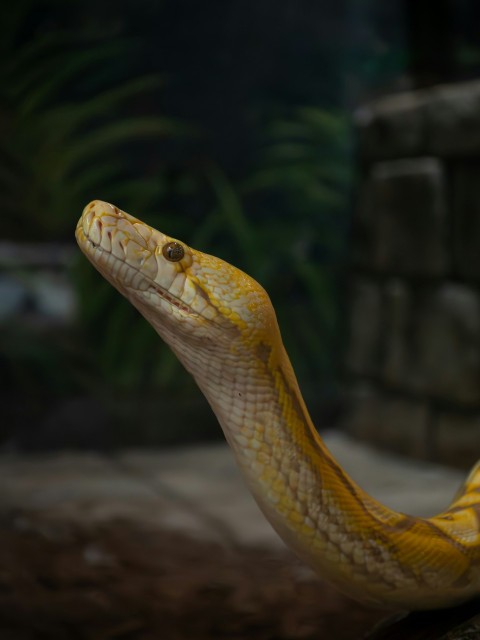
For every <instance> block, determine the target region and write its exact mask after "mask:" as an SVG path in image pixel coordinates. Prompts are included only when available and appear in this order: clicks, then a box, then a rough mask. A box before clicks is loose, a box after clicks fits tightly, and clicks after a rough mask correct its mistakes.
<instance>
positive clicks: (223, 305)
mask: <svg viewBox="0 0 480 640" xmlns="http://www.w3.org/2000/svg"><path fill="white" fill-rule="evenodd" d="M76 237H77V241H78V243H79V246H80V248H81V249H82V251H83V252H84V253H85V255H86V256H87V258H88V259H89V260H90V261H91V262H92V263H93V265H94V266H95V267H96V268H97V269H98V271H99V272H100V273H101V274H102V275H103V276H104V277H105V278H106V279H107V280H108V281H109V282H110V283H111V284H112V285H113V286H114V287H116V288H117V289H118V290H119V291H120V293H122V294H123V295H124V296H125V297H126V298H127V299H128V300H129V301H130V302H131V303H132V304H133V305H134V306H135V307H136V308H137V309H138V311H140V313H141V314H142V315H143V316H144V317H145V318H146V319H147V320H148V322H150V324H151V325H152V326H153V327H154V329H155V330H156V331H157V333H158V334H159V335H160V336H161V337H162V338H163V340H164V341H165V342H166V343H167V344H168V345H169V346H170V348H171V349H172V350H173V352H174V353H175V354H176V355H177V357H178V358H179V359H180V361H181V362H182V364H183V365H184V366H185V368H186V369H187V370H188V371H189V372H190V373H191V374H192V375H193V377H194V378H195V380H196V382H197V384H198V386H199V387H200V389H201V391H202V392H203V393H204V395H205V397H206V398H207V400H208V402H209V404H210V405H211V407H212V409H213V411H214V412H215V414H216V416H217V418H218V421H219V423H220V425H221V426H222V429H223V431H224V433H225V437H226V439H227V441H228V443H229V444H230V446H231V448H232V450H233V453H234V455H235V458H236V461H237V464H238V466H239V467H240V469H241V471H242V473H243V475H244V477H245V479H246V481H247V484H248V486H249V488H250V490H251V492H252V493H253V495H254V497H255V499H256V500H257V502H258V504H259V506H260V508H261V509H262V511H263V513H264V514H265V516H266V517H267V518H268V520H269V521H270V523H271V524H272V526H273V527H274V528H275V530H276V531H277V532H278V534H279V535H280V536H281V537H282V538H283V540H284V541H285V542H286V543H287V545H289V546H290V547H291V548H292V549H293V550H294V551H295V552H296V553H297V554H298V555H299V556H300V557H301V558H303V559H304V560H305V562H307V563H308V564H309V565H310V566H311V567H312V568H313V569H314V570H315V571H316V572H317V573H318V574H319V575H320V576H322V577H324V578H326V579H328V580H330V581H331V582H333V583H334V584H335V585H336V586H337V587H338V588H339V589H340V590H342V591H343V592H345V593H346V594H348V595H350V596H351V597H353V598H355V599H357V600H359V601H361V602H363V603H366V604H370V605H372V606H383V607H386V608H396V609H399V608H400V609H408V610H413V609H434V608H440V607H447V606H452V605H455V604H457V603H459V602H462V601H464V600H466V599H468V598H471V597H473V596H475V595H479V594H480V465H477V466H476V467H475V468H474V469H473V470H472V472H471V473H470V475H469V477H468V479H467V480H466V482H465V484H464V485H463V487H462V488H461V490H460V491H459V492H458V494H457V496H456V498H455V499H454V501H453V503H452V504H451V505H450V507H449V508H448V509H447V510H446V511H444V512H443V513H441V514H439V515H437V516H435V517H433V518H429V519H423V518H417V517H412V516H408V515H405V514H402V513H397V512H395V511H393V510H391V509H389V508H387V507H386V506H384V505H382V504H381V503H379V502H378V501H377V500H375V499H374V498H372V497H371V496H369V495H368V494H367V493H365V492H364V491H363V490H362V489H361V488H360V487H359V486H358V485H357V484H356V483H355V482H353V480H352V479H351V478H350V477H349V476H348V475H347V474H346V473H345V472H344V471H343V469H342V468H341V466H340V465H339V464H338V462H336V460H335V459H334V458H333V457H332V455H331V454H330V453H329V451H328V450H327V448H326V446H325V445H324V443H323V441H322V439H321V438H320V436H319V435H318V433H317V431H316V429H315V428H314V426H313V424H312V421H311V419H310V416H309V414H308V411H307V408H306V406H305V403H304V401H303V398H302V395H301V393H300V389H299V386H298V383H297V380H296V377H295V373H294V371H293V368H292V365H291V364H290V360H289V358H288V355H287V353H286V351H285V348H284V346H283V343H282V339H281V335H280V331H279V328H278V324H277V320H276V316H275V312H274V310H273V307H272V305H271V302H270V300H269V297H268V295H267V293H266V292H265V290H264V289H263V288H262V287H261V286H260V285H259V284H258V283H257V282H255V281H254V280H253V279H252V278H250V277H249V276H248V275H246V274H245V273H243V272H242V271H240V270H239V269H236V268H235V267H233V266H232V265H230V264H228V263H226V262H224V261H223V260H221V259H219V258H216V257H213V256H210V255H207V254H205V253H201V252H200V251H197V250H195V249H192V248H190V247H189V246H187V245H186V244H184V243H183V242H180V241H178V240H175V239H173V238H171V237H169V236H166V235H164V234H163V233H161V232H159V231H157V230H155V229H153V228H152V227H150V226H148V225H147V224H144V223H143V222H141V221H140V220H138V219H136V218H134V217H133V216H131V215H129V214H127V213H125V212H123V211H121V210H120V209H118V208H117V207H115V206H113V205H111V204H108V203H106V202H101V201H98V200H95V201H93V202H91V203H90V204H89V205H87V207H86V208H85V209H84V211H83V214H82V217H81V218H80V221H79V223H78V226H77V230H76Z"/></svg>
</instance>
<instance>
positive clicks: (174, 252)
mask: <svg viewBox="0 0 480 640" xmlns="http://www.w3.org/2000/svg"><path fill="white" fill-rule="evenodd" d="M162 253H163V255H164V257H165V258H166V259H167V260H170V262H178V261H179V260H181V259H182V258H183V256H184V255H185V249H184V248H183V247H182V245H181V244H180V243H179V242H167V244H165V245H164V246H163V249H162Z"/></svg>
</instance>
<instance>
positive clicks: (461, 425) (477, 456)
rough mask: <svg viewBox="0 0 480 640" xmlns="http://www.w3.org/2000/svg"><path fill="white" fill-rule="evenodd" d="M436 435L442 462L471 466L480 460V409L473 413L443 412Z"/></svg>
mask: <svg viewBox="0 0 480 640" xmlns="http://www.w3.org/2000/svg"><path fill="white" fill-rule="evenodd" d="M434 437H435V446H436V455H437V459H438V460H439V461H440V462H445V463H447V464H451V465H455V466H458V467H463V468H470V467H471V466H472V465H473V464H475V463H476V462H477V461H478V460H480V410H479V411H478V412H476V413H472V414H465V413H463V414H462V413H458V412H453V411H450V412H441V413H440V414H439V416H438V419H437V421H436V424H435V432H434Z"/></svg>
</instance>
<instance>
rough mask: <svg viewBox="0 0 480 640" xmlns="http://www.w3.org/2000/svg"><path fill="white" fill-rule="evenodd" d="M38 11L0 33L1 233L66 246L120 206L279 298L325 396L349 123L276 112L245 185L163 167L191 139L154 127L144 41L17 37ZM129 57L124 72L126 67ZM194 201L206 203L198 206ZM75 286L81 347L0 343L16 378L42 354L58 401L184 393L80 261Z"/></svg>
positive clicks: (313, 113) (125, 307)
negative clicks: (89, 207) (176, 143)
mask: <svg viewBox="0 0 480 640" xmlns="http://www.w3.org/2000/svg"><path fill="white" fill-rule="evenodd" d="M51 3H52V4H55V2H54V0H51ZM31 4H32V3H29V2H25V1H24V2H22V1H20V2H19V4H18V7H20V8H19V9H18V11H16V12H14V14H15V15H14V18H12V19H11V20H10V23H9V24H8V25H4V27H3V28H2V27H0V35H2V34H3V32H4V31H7V30H8V33H6V34H3V35H5V37H3V38H0V42H1V44H0V46H1V47H2V54H3V55H2V58H1V60H2V61H1V62H0V81H1V86H0V123H1V126H2V128H3V134H2V135H0V207H1V208H2V210H3V211H4V213H5V215H4V220H6V221H7V225H6V226H4V229H5V232H6V233H8V234H9V235H10V237H12V238H17V239H25V238H26V239H29V238H35V239H45V238H48V239H49V240H52V239H55V238H56V239H66V238H68V239H69V240H70V239H71V238H72V237H73V230H74V228H75V224H76V220H77V218H78V216H79V214H80V211H81V209H82V208H83V206H84V205H85V204H86V203H87V202H88V201H89V200H91V199H92V198H97V197H100V198H102V199H105V200H108V201H111V202H115V203H116V204H117V205H118V206H120V207H121V208H123V209H125V210H127V211H129V212H131V213H133V214H137V215H139V216H140V217H142V218H143V219H145V220H146V221H147V222H149V223H150V224H152V225H153V226H157V227H158V228H160V229H162V230H163V231H165V232H166V233H169V234H171V235H173V236H178V237H180V238H182V239H183V240H185V241H186V242H188V243H189V244H191V245H192V246H195V247H197V248H199V249H201V250H204V251H208V252H210V253H214V254H216V255H219V256H221V257H223V258H224V259H226V260H228V261H231V262H233V263H235V264H236V265H238V266H239V267H241V268H243V269H245V270H246V271H248V272H249V273H251V274H252V275H253V276H254V277H255V278H256V279H258V280H259V281H260V282H261V283H262V284H263V285H264V286H265V287H266V288H267V290H268V291H269V293H270V294H271V297H272V300H273V302H274V305H275V308H276V311H277V315H278V317H279V321H280V325H281V328H282V332H283V335H284V339H285V342H286V345H287V348H288V350H289V352H290V354H291V356H292V358H293V361H294V363H295V366H296V369H297V372H298V374H299V377H300V378H301V379H302V382H303V383H305V381H311V389H312V393H313V394H317V395H318V385H319V384H320V381H321V382H322V383H323V386H325V385H327V387H328V385H330V386H332V385H333V382H334V381H333V379H332V370H333V363H334V361H335V355H334V354H335V351H336V347H337V342H338V335H339V334H338V327H339V324H340V322H339V317H340V316H339V306H338V301H337V297H336V291H337V290H338V288H337V279H338V273H339V265H340V263H341V261H342V258H343V256H344V240H345V235H346V234H345V228H346V223H347V211H348V198H349V185H350V180H351V175H350V148H349V140H350V135H349V127H348V120H347V118H346V116H345V115H343V114H340V113H338V114H334V113H331V112H326V111H324V110H322V109H319V108H312V107H303V108H298V109H294V110H292V111H291V112H289V113H288V114H287V115H286V116H284V117H278V116H275V117H274V116H271V115H270V116H269V117H267V118H266V120H265V121H264V122H263V123H261V124H260V125H259V130H260V131H262V135H263V140H264V142H263V145H262V149H261V150H260V154H259V155H260V158H261V161H260V162H259V164H258V166H257V167H256V168H254V169H252V172H251V175H250V176H249V178H248V179H246V180H243V181H242V182H232V181H230V180H229V179H228V178H227V176H226V175H225V174H224V172H223V171H222V170H221V169H220V168H218V167H215V166H214V165H213V164H210V165H208V163H205V164H204V165H203V166H202V167H201V168H197V169H196V170H186V169H183V168H178V167H172V166H169V165H168V164H167V163H165V162H164V161H162V160H161V159H160V160H159V151H158V149H159V146H158V145H159V144H160V141H161V140H162V139H164V138H169V139H172V140H178V139H184V138H185V136H191V135H193V134H196V132H195V131H194V129H193V128H192V127H189V126H186V125H185V123H179V122H177V121H175V120H173V119H170V118H166V117H163V116H159V115H157V114H156V113H153V115H152V113H151V111H152V110H151V105H152V104H153V105H156V104H158V103H159V100H158V95H159V92H160V91H161V88H162V78H161V77H160V76H159V75H158V74H155V75H141V74H140V75H138V72H137V71H138V70H137V69H136V68H135V65H134V64H133V63H132V60H134V59H135V58H137V57H138V59H141V56H140V52H139V49H138V43H137V42H133V41H130V40H128V39H126V38H124V37H122V36H121V35H118V34H116V35H115V37H111V36H112V34H108V33H107V34H106V33H105V32H103V31H102V33H99V32H96V31H95V30H93V31H92V30H91V29H87V28H83V27H82V29H79V30H71V29H70V30H69V29H66V28H55V29H46V30H43V31H42V30H40V31H39V32H38V33H34V34H33V36H32V37H29V38H23V39H22V38H21V37H20V36H19V35H18V34H19V33H21V32H22V29H23V25H24V23H25V20H26V17H28V15H29V7H30V6H31ZM47 4H48V2H47ZM77 4H78V5H80V2H79V1H78V3H77V2H73V3H72V6H74V5H77ZM18 7H17V8H18ZM15 34H17V35H16V36H15ZM127 59H128V60H130V64H129V65H126V68H125V69H124V70H119V67H122V64H123V62H124V61H125V60H127ZM150 98H152V99H151V100H150ZM6 131H8V132H9V133H8V135H6V134H5V132H6ZM197 202H200V203H201V205H200V207H198V206H197V205H196V208H195V206H192V203H197ZM177 212H181V215H179V213H177ZM247 212H249V213H247ZM72 278H73V281H74V283H75V286H76V288H77V292H78V297H79V329H78V338H77V340H76V341H74V344H72V343H69V345H70V346H69V350H67V351H68V352H67V351H66V350H64V349H63V346H62V344H61V343H59V344H58V345H57V347H58V348H56V347H55V345H53V342H52V345H50V346H49V348H48V349H47V350H45V348H44V349H35V348H33V349H30V348H28V349H24V350H23V351H21V352H19V351H18V350H14V349H12V348H5V349H2V348H1V345H0V359H2V360H3V361H4V362H7V365H8V363H10V365H11V366H10V367H7V369H8V370H10V371H11V372H12V376H13V377H15V376H16V373H15V372H18V371H19V370H21V369H22V367H21V366H19V364H20V365H21V364H22V362H23V364H26V367H27V368H28V367H29V362H28V359H29V358H34V360H35V362H34V363H33V364H34V366H32V367H30V368H32V370H33V369H36V370H39V369H41V368H42V362H43V360H42V358H43V357H44V356H42V354H44V355H45V353H46V352H48V353H49V354H50V355H49V356H48V357H46V358H45V362H44V364H45V367H44V368H45V370H47V369H49V371H50V376H51V379H52V380H51V386H52V389H55V390H60V391H58V392H59V393H60V392H61V390H62V389H67V390H68V392H71V390H72V388H78V387H79V386H80V387H82V386H83V387H84V388H87V387H91V388H96V389H98V390H99V393H103V391H102V390H103V389H104V388H105V387H106V386H107V387H110V389H111V390H112V392H115V391H116V392H117V393H118V392H119V391H120V392H122V390H127V389H128V390H130V391H133V392H134V393H140V392H141V391H143V390H147V391H149V390H150V391H151V390H152V389H154V388H156V387H160V388H162V389H163V390H164V391H165V390H167V389H170V390H176V391H178V390H179V389H185V388H187V387H188V385H189V384H190V383H189V382H188V381H187V378H186V377H185V376H183V375H178V373H179V365H178V362H177V360H176V359H175V358H174V357H173V355H172V354H171V353H170V352H169V350H167V349H166V348H165V347H164V346H163V345H162V343H161V341H160V340H159V339H158V337H157V336H156V335H155V334H154V332H153V330H152V329H151V328H150V327H149V326H148V324H147V323H146V322H145V321H144V320H143V319H142V318H141V317H140V316H139V315H138V314H137V312H136V311H135V310H134V309H133V308H132V307H131V305H129V303H128V302H126V301H125V300H123V299H122V298H121V297H120V296H119V295H118V294H117V293H116V292H115V291H114V290H113V289H112V287H111V286H110V285H109V284H107V283H106V282H105V281H104V280H103V279H102V278H101V277H99V276H98V274H97V273H96V272H95V271H94V269H93V268H92V267H91V266H90V265H89V264H88V263H87V261H86V260H85V259H84V258H83V257H81V256H80V254H79V259H78V263H77V264H76V265H75V267H74V269H73V270H72ZM40 339H41V338H40ZM4 344H6V345H8V344H14V343H13V342H10V341H9V340H8V339H7V340H6V341H5V342H4ZM44 346H45V345H44ZM52 346H53V349H54V350H52V348H51V347H52ZM55 349H56V351H55ZM52 353H56V354H57V355H56V356H55V358H54V359H52ZM57 356H58V357H57ZM19 358H23V359H24V360H22V362H20V363H19ZM52 362H54V363H55V364H54V366H52ZM30 364H32V363H30ZM70 367H71V368H72V370H71V371H69V368H70ZM69 375H70V376H71V382H68V383H67V381H66V380H65V378H66V377H68V376H69ZM50 376H49V377H50ZM55 376H57V377H58V380H57V381H55ZM320 379H321V380H320ZM14 382H15V381H14ZM17 382H18V380H17ZM19 384H22V383H21V381H20V382H19ZM49 385H50V383H49Z"/></svg>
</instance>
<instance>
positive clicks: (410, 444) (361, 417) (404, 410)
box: [345, 384, 430, 458]
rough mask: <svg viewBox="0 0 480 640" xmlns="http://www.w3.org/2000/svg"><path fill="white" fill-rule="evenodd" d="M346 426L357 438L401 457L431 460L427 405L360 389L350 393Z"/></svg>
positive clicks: (367, 386)
mask: <svg viewBox="0 0 480 640" xmlns="http://www.w3.org/2000/svg"><path fill="white" fill-rule="evenodd" d="M350 405H351V411H350V418H348V417H347V420H346V423H345V426H346V428H347V430H348V433H349V434H350V435H352V436H353V437H355V438H359V439H362V440H367V441H370V442H375V443H377V444H378V445H380V446H383V447H386V448H388V449H390V450H393V451H396V452H398V453H401V454H405V455H410V456H415V457H419V458H429V457H430V455H429V451H428V441H427V429H428V423H429V415H428V406H427V404H426V403H424V402H422V401H416V400H410V399H408V398H404V397H401V396H397V395H395V394H391V393H385V392H382V393H381V394H380V393H378V392H377V391H376V390H374V389H373V388H372V387H371V386H370V385H366V384H362V385H359V386H357V387H356V388H355V389H354V390H353V391H352V394H351V403H350Z"/></svg>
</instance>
